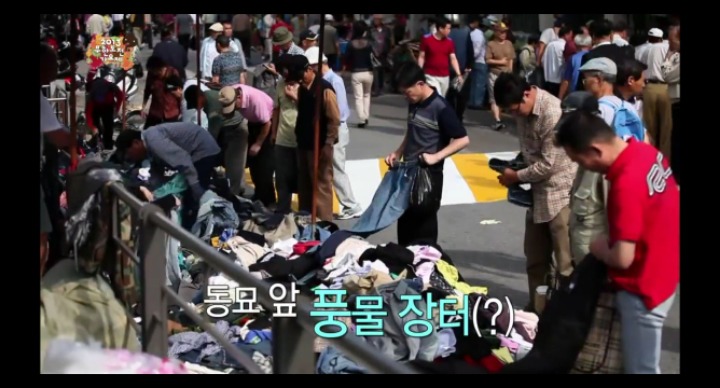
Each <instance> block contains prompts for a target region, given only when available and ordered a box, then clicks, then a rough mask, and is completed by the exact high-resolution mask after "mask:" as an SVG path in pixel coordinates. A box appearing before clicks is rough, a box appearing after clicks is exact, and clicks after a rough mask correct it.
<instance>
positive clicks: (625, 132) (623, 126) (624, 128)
mask: <svg viewBox="0 0 720 388" xmlns="http://www.w3.org/2000/svg"><path fill="white" fill-rule="evenodd" d="M599 102H600V104H603V105H605V106H609V107H611V108H613V110H614V111H615V116H614V117H613V124H612V126H613V129H615V133H616V134H617V135H618V136H619V137H621V138H622V139H623V140H625V141H627V140H628V139H630V138H631V137H634V138H635V139H637V140H639V141H643V140H645V126H644V125H643V123H642V120H640V117H639V116H638V115H637V113H636V112H634V109H629V107H628V104H626V103H625V101H622V102H621V103H620V106H616V105H615V104H613V103H611V102H610V101H607V100H602V101H599Z"/></svg>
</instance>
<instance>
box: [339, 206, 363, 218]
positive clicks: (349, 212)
mask: <svg viewBox="0 0 720 388" xmlns="http://www.w3.org/2000/svg"><path fill="white" fill-rule="evenodd" d="M362 214H363V210H362V209H361V208H357V209H343V210H342V211H341V212H340V213H339V214H337V215H336V216H335V217H336V218H337V219H338V220H351V219H353V218H358V217H360V216H361V215H362Z"/></svg>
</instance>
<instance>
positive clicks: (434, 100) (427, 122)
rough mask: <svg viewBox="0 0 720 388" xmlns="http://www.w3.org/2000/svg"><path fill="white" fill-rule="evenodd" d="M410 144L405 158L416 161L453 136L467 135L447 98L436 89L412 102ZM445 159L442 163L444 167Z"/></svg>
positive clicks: (409, 117) (447, 141)
mask: <svg viewBox="0 0 720 388" xmlns="http://www.w3.org/2000/svg"><path fill="white" fill-rule="evenodd" d="M407 126H408V129H407V131H408V134H407V137H408V139H407V144H405V149H404V150H403V160H405V161H412V160H416V159H417V158H418V157H419V156H420V155H422V154H424V153H428V154H434V153H437V152H438V151H440V150H442V149H443V148H445V147H447V145H448V144H450V140H452V139H460V138H463V137H465V136H467V131H466V130H465V127H464V126H463V125H462V123H461V122H460V120H458V118H457V114H455V111H454V110H453V108H452V107H451V106H450V105H449V104H448V102H447V100H445V99H444V98H442V97H440V95H439V94H438V93H437V91H436V92H433V94H432V95H431V96H430V97H428V98H427V99H425V101H421V102H419V103H417V104H410V106H409V107H408V118H407ZM442 165H443V161H441V162H440V163H438V166H442Z"/></svg>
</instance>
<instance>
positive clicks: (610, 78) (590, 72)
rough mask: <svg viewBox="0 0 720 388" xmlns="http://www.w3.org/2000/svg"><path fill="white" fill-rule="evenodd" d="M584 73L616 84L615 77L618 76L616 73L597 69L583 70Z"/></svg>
mask: <svg viewBox="0 0 720 388" xmlns="http://www.w3.org/2000/svg"><path fill="white" fill-rule="evenodd" d="M583 74H587V75H588V76H590V77H598V78H600V79H601V80H603V81H605V82H608V83H611V84H614V83H615V79H616V78H617V75H616V74H608V73H603V72H602V71H596V70H588V71H583Z"/></svg>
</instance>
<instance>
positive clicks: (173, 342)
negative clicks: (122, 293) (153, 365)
mask: <svg viewBox="0 0 720 388" xmlns="http://www.w3.org/2000/svg"><path fill="white" fill-rule="evenodd" d="M147 174H148V172H147V171H145V170H143V171H138V172H137V175H136V177H137V179H141V180H142V181H143V183H142V184H143V185H144V186H145V187H148V186H150V187H151V188H150V190H152V193H153V199H154V201H155V202H156V203H157V202H165V201H162V200H161V197H170V198H173V200H172V201H167V203H168V204H170V205H169V206H168V207H166V210H168V212H169V214H170V216H172V217H177V215H178V212H177V207H178V206H179V204H180V203H181V201H180V200H179V199H175V198H178V197H179V196H180V195H181V193H182V192H183V191H184V189H185V188H184V187H183V186H182V184H181V182H182V181H181V180H179V178H177V176H172V174H167V176H166V174H163V176H162V177H160V179H156V178H154V177H153V176H152V175H153V174H152V173H150V176H147ZM155 181H157V183H153V182H155ZM223 192H224V190H223V188H222V184H217V183H216V184H215V187H214V190H210V191H208V192H206V193H205V195H204V196H203V197H202V198H201V200H200V208H199V211H198V214H197V221H196V223H195V225H194V226H193V228H192V232H193V234H194V235H196V236H197V237H198V238H200V239H201V240H203V241H205V242H207V243H208V244H210V245H212V246H213V247H215V248H217V249H218V251H219V252H221V253H224V254H225V255H227V257H228V259H229V260H232V261H233V262H235V263H236V264H237V265H238V267H240V268H242V269H244V270H246V271H248V272H249V273H251V274H252V275H254V276H256V277H257V278H259V279H263V280H264V281H267V282H270V283H278V282H279V283H284V284H287V283H294V285H295V286H296V288H297V289H298V290H299V291H300V292H301V293H303V294H305V295H308V296H310V297H311V298H313V299H314V300H315V301H316V306H315V307H314V308H313V310H317V311H318V312H321V311H322V310H323V309H319V307H320V306H321V305H320V304H317V303H319V302H322V301H323V295H328V294H331V295H337V293H342V294H343V297H342V303H341V305H339V306H334V308H333V310H338V309H340V310H342V313H343V314H340V315H342V316H344V317H345V318H341V320H342V321H343V322H344V323H345V325H346V327H347V329H348V330H347V333H348V335H357V336H359V337H360V338H362V339H363V340H364V341H366V342H367V343H368V344H369V345H370V346H372V347H374V348H376V349H378V351H379V352H381V353H383V354H385V355H386V356H388V357H389V358H390V359H393V360H395V361H399V362H412V363H413V365H415V367H416V368H418V369H420V370H423V371H426V372H427V373H494V372H498V371H499V370H500V369H502V368H503V366H504V365H507V364H509V363H513V362H514V361H516V360H517V359H520V358H522V357H523V356H524V355H525V354H527V353H528V352H529V350H530V349H531V348H532V346H533V345H532V343H533V340H534V338H535V334H536V331H537V322H538V318H537V316H536V315H534V314H531V313H526V312H523V311H518V310H515V311H514V322H510V319H511V318H510V314H509V312H510V308H511V306H507V305H506V306H503V307H504V308H503V309H502V312H501V314H500V315H499V316H498V317H496V319H495V320H494V321H495V322H496V326H494V327H491V321H492V320H493V317H494V315H497V314H495V313H496V312H497V306H496V305H493V304H491V305H489V308H485V307H484V305H485V303H484V302H485V301H486V300H487V298H489V297H492V294H489V293H488V289H487V288H485V287H478V286H472V285H470V284H468V283H466V282H465V281H464V279H463V277H462V275H461V274H460V272H459V271H458V269H457V268H456V267H455V265H454V264H453V262H452V259H451V258H450V257H448V255H447V254H446V253H444V252H443V250H442V249H441V248H440V247H439V246H431V245H426V244H417V245H411V246H408V247H403V246H400V245H397V244H394V243H387V244H384V245H373V244H371V243H369V242H368V241H367V240H365V239H363V238H361V237H359V236H357V235H354V234H353V233H351V232H349V231H346V230H338V227H337V225H335V224H333V223H331V222H324V221H320V222H318V223H317V224H316V225H312V224H311V217H310V215H309V214H305V213H291V214H278V213H274V212H273V211H270V210H268V209H266V208H265V207H264V206H263V205H262V204H260V203H259V202H252V201H250V200H246V199H243V198H239V197H234V196H228V195H225V194H224V193H223ZM167 246H168V249H167V263H168V267H167V274H168V280H167V282H168V285H170V286H171V287H172V288H173V289H175V290H176V291H178V293H179V294H180V296H181V298H183V299H184V300H186V301H187V302H189V303H191V304H192V306H193V307H194V308H195V309H196V311H197V312H199V313H201V314H204V315H205V316H206V317H209V318H208V319H210V320H211V321H214V322H215V325H216V329H217V330H218V331H219V332H220V333H222V334H223V335H224V336H225V338H226V339H227V340H228V341H229V342H231V343H232V344H234V345H235V346H236V347H237V348H238V349H239V350H240V351H241V352H243V353H244V354H245V355H246V356H247V357H248V358H249V359H252V360H253V361H254V362H255V364H257V365H258V366H259V367H260V370H261V371H263V372H265V373H271V371H272V354H271V350H272V346H271V344H272V335H271V332H270V328H271V320H272V317H271V314H270V313H269V312H263V311H261V312H258V313H244V314H238V313H234V312H232V309H233V308H234V307H237V306H238V301H237V300H234V299H235V298H234V294H235V293H234V292H233V289H236V288H238V287H239V285H238V284H237V283H236V282H235V281H234V280H232V279H229V278H228V277H226V276H225V275H224V274H223V273H219V272H217V271H214V270H212V269H210V268H208V266H207V265H206V264H205V263H204V262H203V260H202V259H201V258H198V257H197V255H195V254H194V253H193V252H190V251H188V250H186V249H184V248H183V247H181V246H180V244H179V243H178V242H177V241H172V239H168V245H167ZM208 285H224V286H227V287H229V288H230V295H231V296H233V297H231V298H230V300H229V301H228V302H230V303H228V304H227V307H228V308H229V310H230V311H231V312H230V313H229V315H227V316H224V317H222V318H210V315H211V314H208V311H207V308H208V306H206V305H204V304H203V294H204V290H205V288H206V287H207V286H208ZM368 297H372V299H373V300H375V301H378V302H379V304H378V305H377V307H375V308H376V309H375V310H374V312H375V313H376V314H375V315H378V314H377V313H378V312H381V314H380V315H384V317H383V318H382V329H381V330H382V335H380V336H378V335H367V334H366V333H367V331H368V329H367V328H368V321H367V320H363V317H367V315H368V313H367V310H368V308H372V307H368V306H367V300H368ZM408 299H412V300H413V302H414V303H412V302H408ZM479 302H482V303H479ZM478 303H479V305H478V306H477V307H478V308H475V305H476V304H478ZM413 304H414V306H415V308H414V309H411V308H410V307H412V306H413ZM428 304H430V306H428ZM440 305H442V306H443V309H444V310H452V311H448V312H445V313H443V314H442V315H443V318H442V321H443V323H440V320H441V317H440V315H441V314H440V313H439V306H440ZM428 310H429V311H428ZM453 315H455V316H457V317H454V318H448V317H449V316H453ZM171 317H172V322H171V323H170V325H169V326H170V327H169V328H168V329H169V331H170V334H171V335H170V338H169V345H170V347H169V349H170V350H169V353H170V354H169V355H170V356H171V357H173V358H177V359H180V360H182V361H184V362H186V363H188V364H192V365H199V366H201V367H203V368H209V369H210V370H215V371H219V372H220V373H247V369H246V368H244V367H243V366H242V364H241V363H239V362H238V361H237V360H235V358H234V357H233V356H231V355H230V354H228V353H227V352H226V350H224V349H223V348H222V346H220V345H219V344H218V342H217V341H216V340H215V339H213V337H212V336H211V335H209V334H208V333H204V332H203V331H202V329H200V328H198V327H197V326H196V325H195V324H194V323H193V322H192V321H191V320H189V319H187V317H185V316H184V314H183V309H182V308H177V309H175V310H174V311H171ZM458 317H461V318H458ZM453 319H454V320H453ZM412 320H416V321H415V322H413V323H410V324H408V322H410V321H412ZM423 327H424V328H425V329H427V330H425V333H424V334H423V335H422V336H411V335H408V330H412V331H414V332H419V331H423V330H422V328H423ZM476 327H477V328H478V329H479V331H480V333H477V332H476V329H475V328H476ZM418 328H420V329H418ZM364 333H365V334H364ZM315 352H316V353H317V354H318V363H317V373H319V374H345V373H364V372H365V371H364V369H363V368H362V367H361V366H359V365H358V364H356V363H355V362H353V361H352V360H350V359H347V358H346V357H344V356H343V355H342V354H340V353H339V352H338V351H337V350H336V349H334V348H333V347H330V346H328V345H327V343H326V341H325V340H324V339H322V338H317V340H316V342H315Z"/></svg>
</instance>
